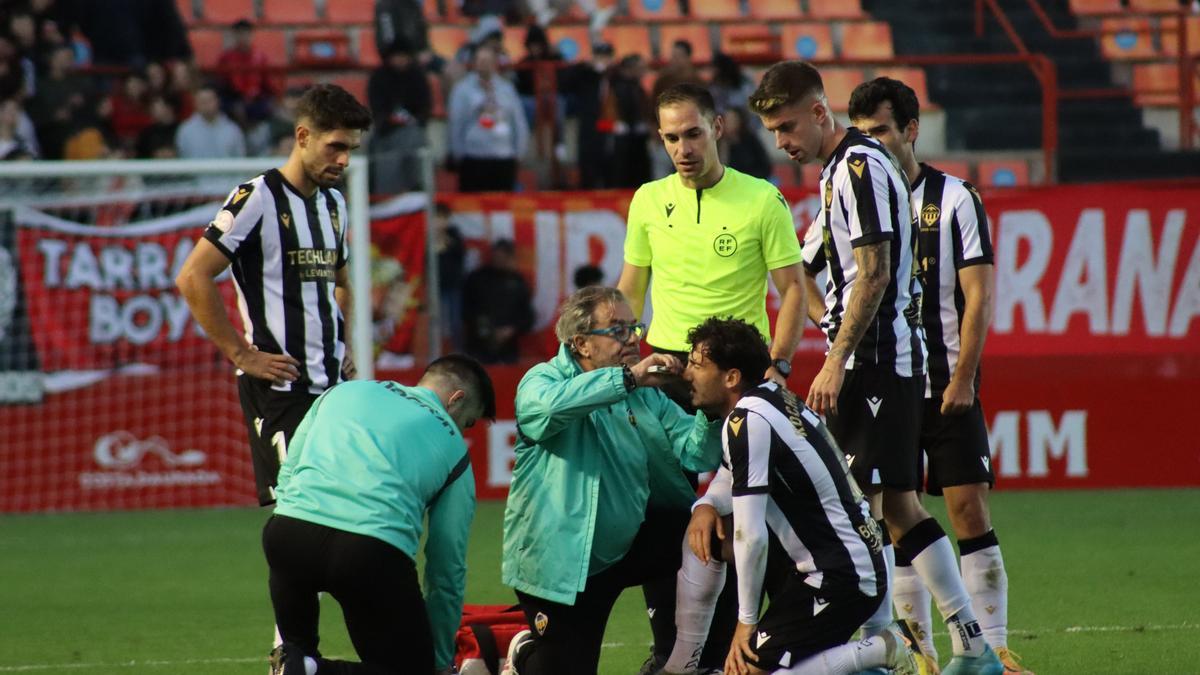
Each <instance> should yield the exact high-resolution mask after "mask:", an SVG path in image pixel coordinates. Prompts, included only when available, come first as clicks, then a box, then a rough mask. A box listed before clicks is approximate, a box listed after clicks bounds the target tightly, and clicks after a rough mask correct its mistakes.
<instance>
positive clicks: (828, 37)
mask: <svg viewBox="0 0 1200 675" xmlns="http://www.w3.org/2000/svg"><path fill="white" fill-rule="evenodd" d="M779 38H780V44H781V45H782V46H783V55H784V56H786V57H788V58H792V59H832V58H833V31H832V30H830V28H829V24H827V23H815V22H814V23H789V24H784V25H783V28H782V30H781V31H780V35H779Z"/></svg>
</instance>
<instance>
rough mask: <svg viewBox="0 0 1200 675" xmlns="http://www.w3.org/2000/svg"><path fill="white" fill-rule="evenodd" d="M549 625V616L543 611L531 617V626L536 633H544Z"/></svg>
mask: <svg viewBox="0 0 1200 675" xmlns="http://www.w3.org/2000/svg"><path fill="white" fill-rule="evenodd" d="M549 625H550V617H548V616H546V613H545V612H538V613H537V616H535V617H533V627H534V628H536V629H537V632H538V635H545V634H546V627H547V626H549Z"/></svg>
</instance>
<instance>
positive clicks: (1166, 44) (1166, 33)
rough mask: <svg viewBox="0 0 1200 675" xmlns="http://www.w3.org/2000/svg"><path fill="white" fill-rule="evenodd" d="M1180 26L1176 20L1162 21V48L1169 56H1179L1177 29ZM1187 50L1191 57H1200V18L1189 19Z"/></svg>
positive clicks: (1191, 17)
mask: <svg viewBox="0 0 1200 675" xmlns="http://www.w3.org/2000/svg"><path fill="white" fill-rule="evenodd" d="M1178 24H1179V21H1177V20H1176V19H1174V18H1165V19H1162V23H1161V24H1160V25H1161V26H1162V35H1161V38H1162V48H1163V53H1165V54H1167V55H1168V56H1176V55H1178V54H1179V35H1178V32H1177V31H1176V29H1175V27H1176V26H1177V25H1178ZM1187 50H1188V54H1190V55H1191V56H1198V55H1200V16H1189V17H1188V18H1187Z"/></svg>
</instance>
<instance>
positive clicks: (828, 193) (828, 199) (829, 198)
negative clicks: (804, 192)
mask: <svg viewBox="0 0 1200 675" xmlns="http://www.w3.org/2000/svg"><path fill="white" fill-rule="evenodd" d="M831 206H833V180H832V179H831V180H828V181H826V182H825V208H826V209H828V208H829V207H831Z"/></svg>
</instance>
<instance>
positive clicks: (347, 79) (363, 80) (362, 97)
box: [333, 75, 367, 105]
mask: <svg viewBox="0 0 1200 675" xmlns="http://www.w3.org/2000/svg"><path fill="white" fill-rule="evenodd" d="M333 83H334V84H336V85H340V86H341V87H342V88H343V89H345V90H346V91H348V92H350V93H351V94H354V98H356V99H358V100H359V101H360V102H361V103H363V104H364V105H365V104H366V103H367V76H366V75H342V76H340V77H335V78H333Z"/></svg>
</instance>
